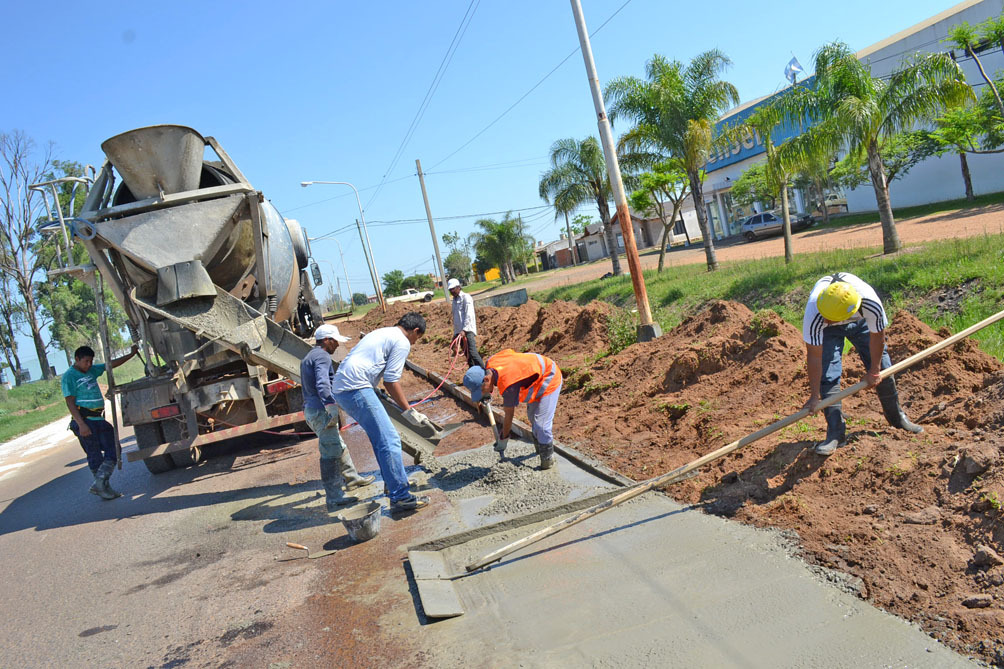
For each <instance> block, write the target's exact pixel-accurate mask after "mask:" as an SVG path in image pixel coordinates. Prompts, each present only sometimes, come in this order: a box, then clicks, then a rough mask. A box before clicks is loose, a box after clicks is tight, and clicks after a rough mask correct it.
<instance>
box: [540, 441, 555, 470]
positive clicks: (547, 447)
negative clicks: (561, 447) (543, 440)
mask: <svg viewBox="0 0 1004 669" xmlns="http://www.w3.org/2000/svg"><path fill="white" fill-rule="evenodd" d="M537 452H538V453H540V468H541V469H550V468H551V467H553V466H554V444H541V445H540V450H539V451H537Z"/></svg>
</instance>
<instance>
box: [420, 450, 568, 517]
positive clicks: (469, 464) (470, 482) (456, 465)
mask: <svg viewBox="0 0 1004 669" xmlns="http://www.w3.org/2000/svg"><path fill="white" fill-rule="evenodd" d="M505 455H506V458H505V460H503V461H499V456H498V454H497V453H496V452H495V450H494V449H493V448H492V447H491V446H487V447H484V448H479V449H476V450H470V451H462V452H460V453H456V454H454V455H450V456H446V457H441V458H439V463H438V464H439V465H440V467H442V468H441V469H440V470H439V472H438V473H437V474H435V475H434V476H433V477H432V480H433V481H434V482H435V485H436V486H437V487H439V488H441V489H442V490H443V492H445V493H446V495H447V497H449V498H450V499H470V498H472V497H483V496H487V495H490V496H492V497H494V498H495V499H494V500H493V501H492V502H490V503H489V504H488V505H486V506H485V507H484V508H483V509H481V510H480V511H479V512H478V513H479V514H480V515H482V516H518V515H522V514H525V513H531V512H533V511H539V510H541V509H546V508H548V507H551V506H557V505H559V504H562V503H564V502H565V501H567V499H568V495H569V493H571V492H572V486H571V485H570V484H568V483H566V482H565V481H564V480H563V479H562V478H561V476H560V475H559V474H558V469H557V467H554V468H551V469H549V470H547V471H541V470H540V469H538V468H537V467H538V464H539V462H540V460H539V458H538V457H537V454H536V453H535V452H534V449H533V445H532V444H529V443H526V442H520V441H515V440H510V442H509V447H508V448H507V449H506V453H505Z"/></svg>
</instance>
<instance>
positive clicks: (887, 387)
mask: <svg viewBox="0 0 1004 669" xmlns="http://www.w3.org/2000/svg"><path fill="white" fill-rule="evenodd" d="M875 392H876V393H878V398H879V403H881V404H882V413H884V414H885V419H886V420H887V421H889V424H890V425H892V426H893V427H898V428H899V429H901V430H906V431H907V432H912V433H913V434H920V433H921V432H923V431H924V428H922V427H921V426H920V425H917V424H916V423H913V422H911V421H910V419H909V418H907V417H906V414H905V413H903V408H902V407H900V405H899V392H898V391H897V390H896V380H895V379H894V378H892V377H891V376H888V377H886V378H884V379H882V382H881V383H879V384H878V385H877V386H876V387H875Z"/></svg>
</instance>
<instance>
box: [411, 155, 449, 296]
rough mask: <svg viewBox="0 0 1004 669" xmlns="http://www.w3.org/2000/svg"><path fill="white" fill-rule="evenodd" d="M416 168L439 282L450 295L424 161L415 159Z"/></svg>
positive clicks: (444, 291) (445, 292)
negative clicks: (440, 253)
mask: <svg viewBox="0 0 1004 669" xmlns="http://www.w3.org/2000/svg"><path fill="white" fill-rule="evenodd" d="M415 167H417V168H418V183H420V184H421V185H422V199H423V200H425V215H426V217H428V219H429V232H431V233H432V248H433V249H435V251H436V258H435V260H436V267H437V268H438V270H439V281H440V283H442V284H443V293H444V294H446V295H449V293H448V292H447V291H446V272H444V271H443V259H442V258H441V257H440V256H439V240H437V239H436V225H435V224H434V223H433V222H432V209H430V208H429V193H428V192H426V190H425V175H424V174H422V161H421V160H419V159H418V158H416V159H415ZM433 287H435V282H433ZM446 301H447V302H449V301H450V298H449V297H447V298H446Z"/></svg>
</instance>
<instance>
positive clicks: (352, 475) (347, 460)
mask: <svg viewBox="0 0 1004 669" xmlns="http://www.w3.org/2000/svg"><path fill="white" fill-rule="evenodd" d="M338 466H339V469H340V470H341V472H342V480H343V481H345V489H346V490H355V489H356V488H365V487H366V486H368V485H369V484H371V483H373V482H374V481H376V476H373V475H372V474H370V475H369V476H362V475H361V474H360V473H359V472H357V471H356V466H355V465H354V464H353V463H352V456H351V455H350V454H349V449H347V448H343V449H342V454H341V455H340V456H339V458H338Z"/></svg>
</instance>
